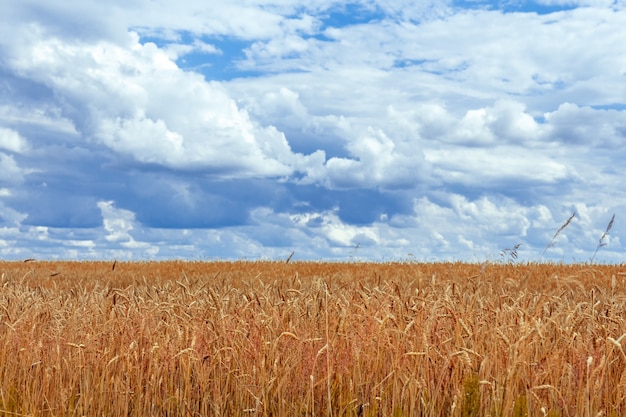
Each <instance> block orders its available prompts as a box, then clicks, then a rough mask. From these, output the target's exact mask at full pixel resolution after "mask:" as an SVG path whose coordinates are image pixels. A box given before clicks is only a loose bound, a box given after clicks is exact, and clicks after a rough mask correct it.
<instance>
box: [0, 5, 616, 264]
mask: <svg viewBox="0 0 626 417" xmlns="http://www.w3.org/2000/svg"><path fill="white" fill-rule="evenodd" d="M625 39H626V0H613V1H611V0H534V1H522V0H493V1H486V0H484V1H483V0H462V1H456V0H440V1H437V0H421V1H419V2H416V1H412V0H411V1H409V0H360V1H335V0H317V1H314V2H311V1H300V0H270V1H263V0H231V1H223V2H198V1H191V0H178V1H176V2H173V1H169V2H168V1H164V0H124V1H121V0H111V1H107V2H102V1H94V0H66V1H56V2H55V1H49V0H21V1H3V2H0V258H1V259H13V260H22V259H26V258H35V259H42V260H45V259H49V260H54V259H68V260H74V259H76V260H91V259H94V260H95V259H119V260H134V261H140V260H164V259H184V260H242V259H246V260H257V259H268V260H283V259H287V258H288V257H289V256H290V254H292V252H293V257H292V259H293V260H294V261H295V260H313V261H325V260H333V261H419V262H422V261H424V262H435V261H467V262H485V261H493V262H513V261H516V262H535V261H555V262H590V261H592V260H593V261H594V262H599V263H622V262H624V250H625V246H624V245H625V243H622V240H625V241H626V217H624V216H623V214H624V213H625V210H624V209H625V208H626V182H625V181H624V178H626V168H625V167H626V164H624V161H626V42H625V41H624V40H625ZM573 213H576V215H575V216H574V218H573V219H572V221H571V222H570V223H569V224H568V226H567V227H565V228H564V229H562V230H561V231H560V233H557V231H559V228H560V227H561V226H562V225H564V224H565V222H566V221H567V220H568V219H569V218H570V216H571V215H572V214H573ZM613 215H615V220H614V223H613V224H612V225H611V226H612V227H611V228H610V230H608V233H605V232H607V227H608V225H609V221H610V220H611V218H612V216H613ZM555 234H557V236H556V238H555ZM517 245H519V246H517ZM516 246H517V251H516V252H515V253H514V254H515V255H516V257H514V256H512V252H511V251H506V249H513V248H515V247H516Z"/></svg>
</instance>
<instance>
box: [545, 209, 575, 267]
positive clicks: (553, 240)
mask: <svg viewBox="0 0 626 417" xmlns="http://www.w3.org/2000/svg"><path fill="white" fill-rule="evenodd" d="M574 217H576V212H573V213H572V215H571V216H569V218H568V219H567V220H566V221H565V223H563V225H562V226H561V227H559V230H557V231H556V233H555V234H554V236H552V240H551V241H550V243H548V244H547V245H546V247H545V249H544V250H543V252H541V256H540V257H539V260H541V259H543V256H544V255H545V254H546V252H547V251H548V249H550V248H551V247H552V246H554V245H555V243H556V238H557V237H559V235H560V234H561V232H562V231H563V230H564V229H565V228H566V227H567V226H569V224H570V223H571V222H572V220H574Z"/></svg>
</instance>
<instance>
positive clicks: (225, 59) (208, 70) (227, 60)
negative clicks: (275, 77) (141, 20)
mask: <svg viewBox="0 0 626 417" xmlns="http://www.w3.org/2000/svg"><path fill="white" fill-rule="evenodd" d="M170 35H171V34H170ZM196 39H197V38H196V37H195V36H194V35H193V34H191V33H189V32H185V31H179V32H177V33H176V36H169V37H167V38H165V37H161V36H155V35H145V36H141V38H140V42H141V43H142V44H146V43H154V44H155V45H157V46H158V47H159V48H167V47H168V46H170V45H193V43H194V41H195V40H196ZM199 40H201V41H203V42H205V43H207V44H210V45H212V46H214V47H215V49H216V51H215V52H207V51H202V50H196V49H194V50H192V51H191V52H189V53H186V54H181V55H180V56H179V57H178V59H177V60H176V64H177V65H178V66H179V67H180V68H181V69H183V70H185V71H194V72H198V73H200V74H202V75H203V76H204V77H205V78H206V79H207V80H213V81H228V80H232V79H235V78H242V77H249V76H254V75H258V74H259V72H257V71H251V70H243V69H241V68H240V67H239V66H238V62H240V61H243V60H245V59H246V54H245V50H246V48H248V47H249V46H250V45H251V41H247V40H242V39H239V38H236V37H232V36H215V37H203V38H201V39H199Z"/></svg>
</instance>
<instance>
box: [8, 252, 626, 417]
mask: <svg viewBox="0 0 626 417" xmlns="http://www.w3.org/2000/svg"><path fill="white" fill-rule="evenodd" d="M0 272H1V278H0V288H1V289H0V415H1V416H20V415H28V416H83V415H84V416H240V415H242V416H314V415H315V416H330V415H332V416H444V415H446V416H463V417H464V416H553V417H554V416H622V415H626V350H625V348H624V346H625V345H626V340H625V339H626V324H625V319H626V311H625V302H626V282H625V280H626V267H625V266H622V265H591V264H577V265H562V264H549V263H542V264H540V263H537V264H523V265H511V264H497V263H496V264H494V263H490V264H482V265H479V264H465V263H433V264H422V263H316V262H310V263H309V262H295V263H285V262H174V261H172V262H153V263H141V262H137V263H132V262H128V263H126V262H119V263H113V262H37V261H32V262H2V263H0Z"/></svg>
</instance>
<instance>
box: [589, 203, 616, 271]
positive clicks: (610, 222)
mask: <svg viewBox="0 0 626 417" xmlns="http://www.w3.org/2000/svg"><path fill="white" fill-rule="evenodd" d="M614 221H615V213H613V216H611V220H610V221H609V224H608V225H607V226H606V229H605V230H604V233H602V236H600V240H599V241H598V246H597V247H596V250H595V252H594V253H593V256H592V257H591V262H593V260H594V259H595V258H596V255H597V254H598V251H599V250H600V248H602V247H604V246H606V245H607V243H606V241H605V240H604V239H606V237H607V236H608V235H609V232H610V231H611V228H612V227H613V222H614Z"/></svg>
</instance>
